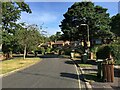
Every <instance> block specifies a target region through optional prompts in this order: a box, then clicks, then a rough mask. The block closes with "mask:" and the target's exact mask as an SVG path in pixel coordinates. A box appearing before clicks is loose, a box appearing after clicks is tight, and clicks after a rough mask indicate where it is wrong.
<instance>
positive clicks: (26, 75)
mask: <svg viewBox="0 0 120 90" xmlns="http://www.w3.org/2000/svg"><path fill="white" fill-rule="evenodd" d="M2 87H3V88H78V78H77V74H76V69H75V66H74V64H73V63H72V61H71V60H69V59H62V58H43V60H42V61H41V62H39V63H37V64H35V65H33V66H31V67H29V68H27V69H25V70H22V71H18V72H16V73H14V74H11V75H9V76H6V77H4V78H2Z"/></svg>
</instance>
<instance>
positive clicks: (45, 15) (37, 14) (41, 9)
mask: <svg viewBox="0 0 120 90" xmlns="http://www.w3.org/2000/svg"><path fill="white" fill-rule="evenodd" d="M27 4H29V6H30V8H31V10H32V14H27V13H22V14H21V19H20V20H19V22H26V23H27V24H37V25H38V26H41V25H42V24H43V23H44V24H43V29H44V30H46V31H47V32H48V33H47V34H48V35H52V34H55V33H56V32H57V31H61V30H60V28H59V25H60V22H61V21H62V20H63V18H64V17H63V14H64V13H65V12H66V11H67V10H68V8H69V7H70V6H71V5H72V4H73V2H27ZM95 5H100V6H102V7H104V8H108V11H107V12H109V13H110V16H113V15H116V14H117V13H118V2H96V3H95Z"/></svg>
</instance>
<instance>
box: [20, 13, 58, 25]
mask: <svg viewBox="0 0 120 90" xmlns="http://www.w3.org/2000/svg"><path fill="white" fill-rule="evenodd" d="M56 20H57V16H55V15H54V14H51V13H48V12H43V13H42V12H41V13H40V12H33V13H32V14H26V13H22V16H21V20H19V22H26V23H30V24H31V23H32V24H33V23H35V24H40V23H43V22H44V23H51V22H54V21H56Z"/></svg>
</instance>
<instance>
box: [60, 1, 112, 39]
mask: <svg viewBox="0 0 120 90" xmlns="http://www.w3.org/2000/svg"><path fill="white" fill-rule="evenodd" d="M63 16H64V19H63V20H62V22H61V25H60V27H61V30H62V32H63V36H64V39H67V40H78V39H86V38H87V26H82V25H81V24H86V25H88V26H89V31H90V39H92V38H107V37H111V36H112V35H111V34H112V33H111V32H110V26H109V23H110V17H109V13H107V9H106V8H103V7H101V6H95V5H94V3H92V2H77V3H74V4H73V5H72V6H71V7H70V8H68V11H67V12H66V13H65V14H64V15H63Z"/></svg>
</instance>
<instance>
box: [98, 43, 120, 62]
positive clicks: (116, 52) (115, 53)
mask: <svg viewBox="0 0 120 90" xmlns="http://www.w3.org/2000/svg"><path fill="white" fill-rule="evenodd" d="M110 54H111V55H112V57H113V58H114V60H115V61H116V62H120V45H117V44H111V45H103V46H101V47H99V49H98V51H97V54H96V56H97V58H98V59H106V58H109V56H110Z"/></svg>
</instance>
